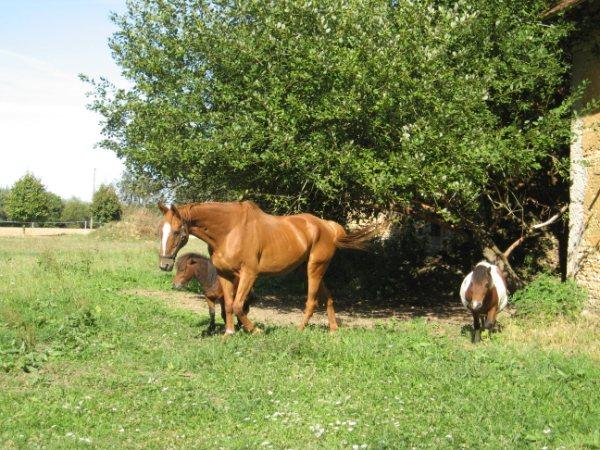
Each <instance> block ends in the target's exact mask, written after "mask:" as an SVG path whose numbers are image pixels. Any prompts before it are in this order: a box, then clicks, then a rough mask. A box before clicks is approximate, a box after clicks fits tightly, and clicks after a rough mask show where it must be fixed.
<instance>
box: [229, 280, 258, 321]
mask: <svg viewBox="0 0 600 450" xmlns="http://www.w3.org/2000/svg"><path fill="white" fill-rule="evenodd" d="M255 281H256V273H254V272H251V271H249V270H243V271H242V272H241V273H240V279H239V282H238V285H237V291H236V293H235V300H234V301H233V312H235V315H236V316H237V317H238V320H239V321H240V322H241V323H242V326H243V327H244V329H245V330H246V331H248V332H255V333H257V332H260V330H259V329H258V328H255V327H254V324H253V323H252V321H250V319H248V316H247V314H248V309H247V308H246V305H245V303H246V298H247V297H248V294H249V293H250V291H251V290H252V286H253V285H254V282H255Z"/></svg>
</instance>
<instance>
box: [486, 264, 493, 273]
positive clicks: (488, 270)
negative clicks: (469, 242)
mask: <svg viewBox="0 0 600 450" xmlns="http://www.w3.org/2000/svg"><path fill="white" fill-rule="evenodd" d="M486 269H487V273H488V274H489V275H491V274H492V268H491V267H490V266H488V267H486Z"/></svg>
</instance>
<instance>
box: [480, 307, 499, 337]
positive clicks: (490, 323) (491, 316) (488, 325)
mask: <svg viewBox="0 0 600 450" xmlns="http://www.w3.org/2000/svg"><path fill="white" fill-rule="evenodd" d="M497 314H498V307H497V306H494V307H492V308H490V310H489V311H488V313H487V317H486V318H485V322H484V325H483V326H484V327H485V329H486V330H488V332H489V333H490V337H491V336H492V330H493V329H494V325H496V315H497Z"/></svg>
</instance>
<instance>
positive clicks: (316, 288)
mask: <svg viewBox="0 0 600 450" xmlns="http://www.w3.org/2000/svg"><path fill="white" fill-rule="evenodd" d="M328 263H329V261H328V262H326V263H315V262H312V261H310V260H309V261H308V264H307V268H306V271H307V274H308V294H307V296H306V308H305V309H304V317H303V318H302V322H300V325H298V329H300V330H303V329H304V328H305V327H306V325H307V324H308V321H309V320H310V318H311V317H312V315H313V313H314V312H315V308H316V307H317V305H318V304H319V303H318V296H319V292H320V289H321V284H322V281H323V275H324V274H325V271H326V270H327V266H328Z"/></svg>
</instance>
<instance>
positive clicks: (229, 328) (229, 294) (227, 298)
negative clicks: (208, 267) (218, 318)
mask: <svg viewBox="0 0 600 450" xmlns="http://www.w3.org/2000/svg"><path fill="white" fill-rule="evenodd" d="M219 283H220V284H221V289H222V290H223V306H224V308H223V309H224V310H225V335H228V334H233V333H235V328H234V327H233V282H232V281H231V280H228V279H227V278H224V277H221V276H219Z"/></svg>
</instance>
